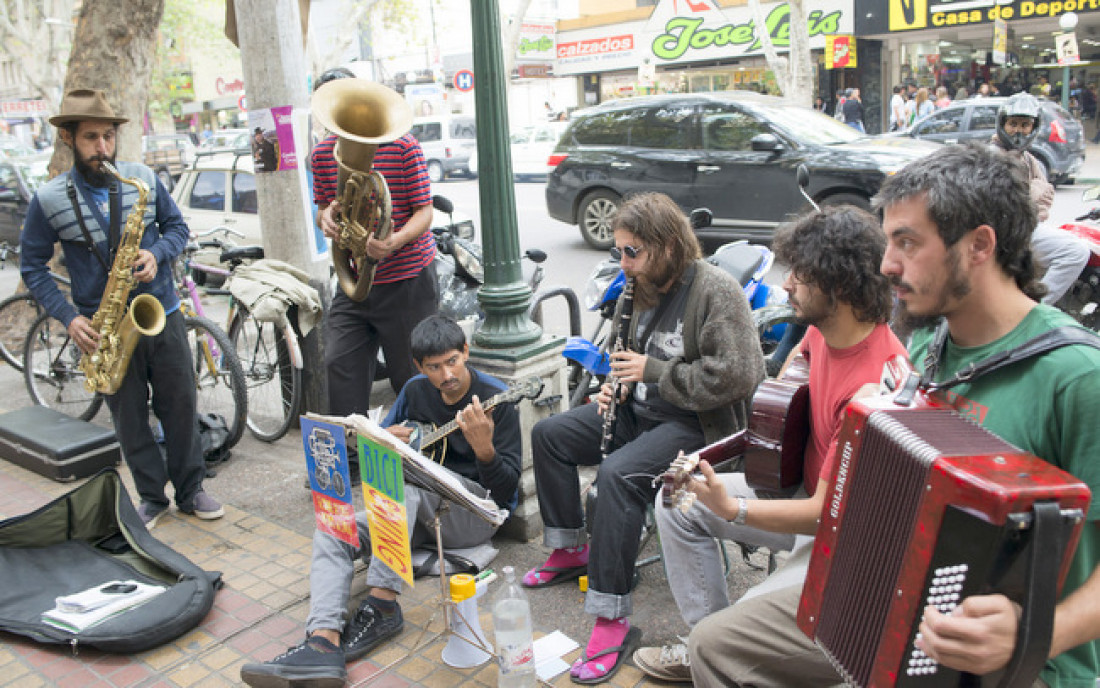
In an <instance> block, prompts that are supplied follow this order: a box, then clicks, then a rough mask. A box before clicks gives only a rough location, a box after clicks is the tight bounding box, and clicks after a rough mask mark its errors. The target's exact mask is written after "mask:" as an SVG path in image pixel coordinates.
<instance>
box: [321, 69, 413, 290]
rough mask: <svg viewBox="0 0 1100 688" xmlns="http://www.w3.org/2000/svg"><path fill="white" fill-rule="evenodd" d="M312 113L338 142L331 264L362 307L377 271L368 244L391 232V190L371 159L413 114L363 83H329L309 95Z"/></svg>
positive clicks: (396, 98)
mask: <svg viewBox="0 0 1100 688" xmlns="http://www.w3.org/2000/svg"><path fill="white" fill-rule="evenodd" d="M312 107H313V114H314V115H315V116H316V117H317V120H318V121H319V122H321V124H322V125H323V126H324V127H325V128H326V129H328V130H329V131H331V132H332V133H333V134H335V135H336V137H337V139H338V141H337V142H336V151H335V152H336V163H337V165H338V166H339V169H340V172H339V176H338V178H337V185H336V200H337V201H338V202H339V203H340V211H339V212H338V213H337V215H336V224H337V225H338V226H339V228H340V230H339V236H338V237H337V238H336V239H335V240H334V241H333V242H332V262H333V265H334V266H335V268H336V277H337V279H338V281H339V282H340V288H341V289H343V290H344V293H345V294H347V295H348V298H349V299H352V300H353V301H362V300H363V299H365V298H367V294H368V293H370V288H371V283H372V282H373V281H374V270H375V268H376V267H377V265H378V264H377V263H376V262H375V261H373V260H371V259H370V258H369V257H368V256H367V239H368V238H369V237H370V236H372V235H373V236H374V237H375V238H376V239H385V238H386V237H388V236H389V235H390V233H391V232H392V231H393V223H392V218H391V217H390V213H391V210H392V206H391V204H390V189H389V186H388V185H387V184H386V180H385V178H384V177H383V176H382V175H381V173H379V172H378V171H376V170H373V169H371V166H372V164H373V162H374V154H375V152H376V151H377V150H378V146H380V145H382V144H384V143H389V142H390V141H394V140H396V139H398V138H400V137H401V136H403V135H404V134H405V132H407V131H408V130H409V128H410V127H412V118H413V114H412V108H410V107H409V104H408V103H406V102H405V99H404V98H403V97H402V96H401V95H400V94H398V93H397V92H396V91H394V90H393V89H390V88H387V87H385V86H383V85H382V84H378V83H374V82H372V81H366V80H364V79H336V80H335V81H330V82H328V83H327V84H325V85H323V86H321V87H320V88H318V89H317V90H316V91H315V92H314V94H313V100H312Z"/></svg>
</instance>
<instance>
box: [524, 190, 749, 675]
mask: <svg viewBox="0 0 1100 688" xmlns="http://www.w3.org/2000/svg"><path fill="white" fill-rule="evenodd" d="M611 226H612V228H613V229H614V233H615V247H614V248H612V249H611V255H612V256H613V257H615V258H617V259H619V260H621V261H622V268H623V271H624V272H625V273H626V276H627V278H628V279H629V280H632V282H633V289H632V290H629V291H630V293H631V294H632V298H633V303H632V304H627V303H625V302H623V303H620V306H619V313H618V317H617V318H616V328H617V329H623V330H624V331H623V332H622V333H621V338H620V337H619V336H618V335H616V334H615V333H613V335H614V336H615V340H613V341H621V342H622V345H621V347H620V346H618V345H617V346H616V349H618V350H617V351H615V352H613V353H612V355H611V376H612V378H614V379H615V381H616V383H617V384H616V386H618V387H619V388H621V389H622V396H621V397H620V398H619V399H618V400H617V401H618V403H617V408H615V409H614V412H615V421H614V422H613V423H606V424H605V423H604V421H603V420H601V418H600V415H601V414H606V413H607V411H608V407H609V404H610V403H611V400H612V396H611V389H612V385H609V384H605V385H604V386H603V391H602V392H601V393H600V395H599V397H598V398H597V403H594V404H589V405H587V406H582V407H579V408H575V409H572V410H571V411H569V412H568V413H563V414H559V415H556V416H551V417H550V418H547V419H545V420H543V421H541V422H540V423H539V424H538V425H536V426H535V428H534V431H533V432H532V434H531V451H532V455H533V460H534V470H535V486H536V489H537V491H538V497H539V509H540V511H541V514H542V520H543V523H544V524H545V528H544V531H543V532H544V535H543V544H545V545H547V546H548V547H551V548H553V553H552V554H551V555H550V557H549V559H547V560H546V562H545V563H544V564H543V565H542V566H539V567H538V568H535V569H532V570H531V571H528V572H527V575H525V576H524V578H523V584H524V585H525V586H527V587H529V588H541V587H545V586H548V585H555V584H557V583H561V582H562V581H566V580H571V579H573V578H576V577H577V576H578V575H580V574H581V573H584V572H585V571H587V572H588V593H587V597H586V599H585V605H584V606H585V611H586V612H588V613H589V614H592V615H594V616H595V617H596V624H595V627H594V629H593V630H592V635H591V637H590V639H589V641H588V645H587V647H586V648H585V651H584V654H583V655H582V657H581V658H580V659H579V660H578V661H577V662H576V663H575V664H574V665H573V668H572V671H571V674H572V678H573V680H574V681H575V682H577V683H600V682H603V681H605V680H607V679H608V678H610V677H611V675H612V674H614V673H615V672H616V671H617V670H618V668H619V666H620V665H621V664H622V660H623V659H624V658H625V657H628V656H630V653H631V651H632V646H633V645H635V644H636V643H637V641H638V637H639V635H640V633H639V632H638V630H637V629H636V628H631V627H630V623H629V620H628V618H627V617H629V616H630V614H631V612H632V602H631V597H630V590H631V587H632V585H631V584H632V580H633V573H634V561H635V559H636V558H637V555H638V543H639V537H640V535H641V530H642V524H643V522H644V520H645V511H646V507H647V506H648V505H649V504H650V503H651V502H652V501H653V498H654V496H655V494H656V488H654V487H653V478H654V477H655V476H656V475H659V474H660V473H662V472H664V471H665V470H666V469H667V468H668V466H669V464H670V463H671V462H672V460H673V459H674V458H675V457H676V454H677V452H678V451H680V450H683V451H685V452H691V451H694V450H696V449H699V448H701V447H703V446H704V444H706V443H710V442H715V441H717V440H719V439H722V438H723V437H726V436H728V435H730V434H732V433H733V432H735V431H737V430H739V429H741V428H742V427H743V426H744V424H745V422H746V407H747V401H748V400H749V399H750V398H751V397H752V393H753V391H754V390H755V389H756V385H757V384H758V383H759V382H760V381H761V380H762V379H763V378H764V357H763V355H762V354H761V352H760V343H759V339H758V337H757V334H756V329H755V328H754V327H753V323H752V316H751V314H750V311H749V305H748V302H747V301H746V299H745V296H744V294H743V293H742V291H741V287H740V285H738V284H737V283H736V282H735V281H734V280H733V278H731V277H730V276H729V275H728V274H726V273H725V272H724V271H722V270H721V269H719V268H716V267H714V266H712V265H710V264H709V263H707V262H705V261H703V260H701V251H700V248H699V242H698V240H697V239H696V238H695V234H694V233H693V232H692V229H691V226H690V225H689V223H688V220H687V218H686V217H685V216H684V213H683V211H682V210H681V209H680V208H679V206H677V205H676V203H675V202H673V201H672V199H670V198H669V197H668V196H666V195H664V194H659V193H646V194H638V195H636V196H633V197H631V198H629V199H628V200H627V201H626V202H625V203H623V205H622V207H621V208H620V209H619V213H618V215H617V216H616V217H615V219H614V221H613V222H612V225H611ZM625 293H626V292H624V294H625ZM625 298H626V297H625V296H624V299H625ZM630 305H632V306H633V314H632V317H631V318H626V317H624V316H625V314H626V313H628V312H630V308H629V307H628V306H630ZM623 321H628V322H629V326H628V327H626V328H622V327H621V325H620V323H622V322H623ZM605 436H606V437H607V440H606V441H602V438H603V437H605ZM601 444H602V445H603V446H601ZM593 465H599V473H598V474H597V476H596V483H595V488H596V490H597V494H598V499H596V500H595V501H596V505H595V509H594V513H593V512H590V513H588V515H587V518H588V526H589V528H590V530H591V544H589V542H588V537H587V536H586V532H585V515H584V513H583V511H582V509H581V502H582V500H581V497H580V494H579V491H578V473H577V467H578V466H593Z"/></svg>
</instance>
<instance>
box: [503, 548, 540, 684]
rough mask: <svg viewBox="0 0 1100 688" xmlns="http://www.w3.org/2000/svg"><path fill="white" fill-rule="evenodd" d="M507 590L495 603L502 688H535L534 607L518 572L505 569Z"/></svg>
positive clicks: (507, 567)
mask: <svg viewBox="0 0 1100 688" xmlns="http://www.w3.org/2000/svg"><path fill="white" fill-rule="evenodd" d="M503 573H504V587H503V588H501V590H500V591H499V592H497V595H496V598H495V599H494V600H493V629H494V632H495V634H496V641H497V654H498V655H500V675H499V677H498V678H497V686H500V688H505V687H507V688H515V687H517V686H519V687H524V688H526V687H532V686H534V685H535V684H536V682H537V681H536V676H535V653H534V650H532V648H531V605H530V604H528V602H527V595H525V594H524V592H523V588H521V587H520V586H519V584H518V583H516V572H515V570H514V569H513V568H512V567H511V566H505V567H504V571H503Z"/></svg>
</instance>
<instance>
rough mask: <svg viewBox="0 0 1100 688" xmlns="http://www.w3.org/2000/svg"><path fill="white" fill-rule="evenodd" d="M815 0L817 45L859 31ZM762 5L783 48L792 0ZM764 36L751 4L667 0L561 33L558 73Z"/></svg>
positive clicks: (752, 42) (824, 0)
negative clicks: (631, 17) (640, 16)
mask: <svg viewBox="0 0 1100 688" xmlns="http://www.w3.org/2000/svg"><path fill="white" fill-rule="evenodd" d="M1097 1H1098V2H1100V0H1097ZM814 4H815V9H813V10H810V11H808V12H807V13H806V23H807V28H808V29H809V33H810V47H811V48H816V49H821V48H824V46H825V36H827V35H832V34H851V33H853V31H852V28H853V20H852V12H851V7H852V5H851V0H847V1H846V0H821V1H820V2H816V3H814ZM761 7H762V11H763V13H764V17H765V20H764V27H763V29H764V30H766V31H767V32H768V34H769V35H770V36H771V39H772V43H773V44H774V45H775V46H776V48H778V49H779V50H780V51H783V49H784V48H786V47H787V46H789V45H790V7H789V6H788V4H787V3H786V2H780V3H774V2H773V3H767V4H762V5H761ZM612 32H614V33H612ZM761 36H762V33H761V32H760V30H759V27H757V26H756V22H755V19H754V15H753V12H752V10H751V8H749V7H747V6H738V7H729V8H725V9H722V8H720V7H718V5H717V4H715V2H714V0H693V1H692V2H683V1H681V0H661V2H660V4H658V5H657V7H656V8H655V9H654V10H653V14H652V15H651V16H650V17H649V19H647V20H645V21H644V22H632V23H623V24H617V25H615V26H614V27H613V28H612V27H599V28H592V29H577V30H575V31H566V32H562V33H561V34H559V36H558V48H557V57H558V64H557V67H556V68H555V70H554V73H555V74H557V75H558V76H563V75H569V74H582V73H587V72H595V71H609V70H616V69H631V68H637V67H638V65H640V64H643V63H644V61H645V60H646V59H649V60H650V61H651V62H652V63H653V64H655V65H657V66H660V65H669V64H673V63H684V62H696V61H704V60H716V59H729V58H731V57H745V56H753V55H761V54H763V52H764V50H763V42H762V38H761Z"/></svg>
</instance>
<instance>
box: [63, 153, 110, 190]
mask: <svg viewBox="0 0 1100 688" xmlns="http://www.w3.org/2000/svg"><path fill="white" fill-rule="evenodd" d="M103 161H107V162H109V163H111V164H112V165H114V164H115V156H113V155H111V156H106V155H93V156H92V157H90V158H88V159H87V160H85V159H83V158H81V157H80V153H78V152H77V151H76V150H75V149H74V150H73V165H74V166H75V167H76V170H77V172H80V176H81V177H83V178H84V181H86V182H88V184H90V185H91V186H94V187H97V188H100V189H104V188H106V187H108V186H110V185H111V182H112V181H114V179H115V178H114V177H113V176H111V174H110V173H109V172H108V171H107V170H105V169H103V167H102V166H100V167H99V169H96V168H94V167H92V163H93V162H103Z"/></svg>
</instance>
